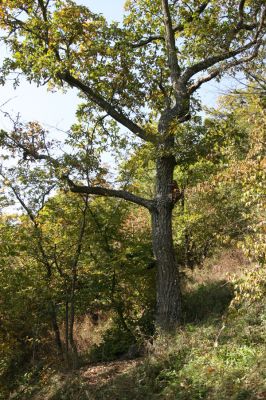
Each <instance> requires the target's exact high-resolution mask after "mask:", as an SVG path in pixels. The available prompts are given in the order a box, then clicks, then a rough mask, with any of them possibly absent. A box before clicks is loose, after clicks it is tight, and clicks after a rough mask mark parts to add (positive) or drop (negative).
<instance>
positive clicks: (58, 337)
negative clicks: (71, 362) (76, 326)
mask: <svg viewBox="0 0 266 400" xmlns="http://www.w3.org/2000/svg"><path fill="white" fill-rule="evenodd" d="M50 318H51V324H52V328H53V332H54V336H55V344H56V347H57V350H58V353H59V355H60V356H61V357H62V358H63V345H62V340H61V335H60V330H59V326H58V323H57V315H56V310H55V306H54V304H52V303H51V305H50Z"/></svg>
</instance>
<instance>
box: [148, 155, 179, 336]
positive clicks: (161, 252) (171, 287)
mask: <svg viewBox="0 0 266 400" xmlns="http://www.w3.org/2000/svg"><path fill="white" fill-rule="evenodd" d="M174 167H175V159H174V157H173V156H166V157H161V158H159V159H158V160H157V184H156V207H155V209H154V210H153V211H152V213H151V214H152V237H153V252H154V256H155V259H156V263H157V315H156V323H157V327H158V328H159V329H162V330H166V331H168V330H171V329H173V328H174V327H176V326H177V325H178V324H179V323H180V322H181V290H180V277H179V271H178V266H177V263H176V259H175V252H174V245H173V235H172V210H173V206H174V203H173V198H172V187H173V171H174Z"/></svg>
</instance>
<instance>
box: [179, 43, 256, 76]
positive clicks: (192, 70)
mask: <svg viewBox="0 0 266 400" xmlns="http://www.w3.org/2000/svg"><path fill="white" fill-rule="evenodd" d="M256 43H257V40H253V41H252V42H250V43H248V44H246V45H245V46H242V47H239V48H238V49H236V50H232V51H227V52H225V53H221V54H219V55H217V56H212V57H209V58H206V59H205V60H203V61H200V62H199V63H197V64H194V65H192V66H191V67H189V68H187V69H186V71H185V72H184V74H183V76H182V81H183V82H185V83H187V82H188V81H189V79H190V78H191V77H192V76H193V75H196V74H197V73H199V72H202V71H204V70H206V69H208V68H210V67H212V66H214V65H215V64H218V63H219V62H221V61H225V60H228V59H229V58H232V57H235V56H237V55H238V54H241V53H243V52H244V51H246V50H249V49H250V48H251V47H252V46H254V45H255V44H256Z"/></svg>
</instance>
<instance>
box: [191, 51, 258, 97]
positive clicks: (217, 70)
mask: <svg viewBox="0 0 266 400" xmlns="http://www.w3.org/2000/svg"><path fill="white" fill-rule="evenodd" d="M259 47H260V43H259V44H258V45H257V46H256V48H255V49H254V52H253V53H252V54H250V55H249V56H247V57H242V58H239V59H236V60H233V61H231V62H228V63H226V64H224V65H222V66H220V67H218V68H215V69H214V70H213V71H211V72H210V73H209V74H208V75H206V76H204V77H202V78H200V79H198V80H197V81H196V82H195V83H193V84H192V85H190V87H189V88H188V91H189V93H190V94H192V93H193V92H195V91H196V90H197V89H198V88H199V87H200V86H201V85H202V84H203V83H206V82H209V81H210V80H212V79H214V78H216V77H217V76H219V75H220V74H221V73H222V72H225V71H226V70H228V69H230V68H233V67H236V66H237V65H241V64H244V63H246V62H249V61H251V60H253V59H254V58H255V57H257V55H258V52H259Z"/></svg>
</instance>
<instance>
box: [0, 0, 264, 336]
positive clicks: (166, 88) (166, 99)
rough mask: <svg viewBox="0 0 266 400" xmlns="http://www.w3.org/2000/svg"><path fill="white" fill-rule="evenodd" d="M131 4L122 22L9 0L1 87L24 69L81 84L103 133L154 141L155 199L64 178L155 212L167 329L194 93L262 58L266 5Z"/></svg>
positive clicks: (232, 0)
mask: <svg viewBox="0 0 266 400" xmlns="http://www.w3.org/2000/svg"><path fill="white" fill-rule="evenodd" d="M125 7H126V13H125V18H124V22H123V25H119V24H117V23H111V24H108V23H107V22H106V20H105V19H104V17H103V16H101V15H98V14H94V13H92V12H91V11H90V10H89V9H88V8H87V7H85V6H81V5H77V4H76V3H74V2H73V1H71V0H3V1H2V2H1V5H0V27H1V29H2V30H3V31H4V35H3V36H4V37H3V38H2V40H3V41H4V42H5V43H6V44H7V45H8V48H9V51H10V57H9V58H7V59H5V60H4V62H3V65H2V70H1V71H2V81H3V82H4V81H5V79H6V77H7V76H8V75H9V74H10V72H11V71H17V72H18V73H19V74H21V73H22V74H23V75H24V76H26V78H27V79H28V80H29V81H31V82H32V81H33V82H36V83H37V84H46V83H47V84H49V85H50V86H51V87H53V88H54V89H56V88H60V87H62V86H64V87H65V88H76V89H78V91H79V93H80V94H81V97H82V98H83V101H84V102H85V105H83V107H82V111H83V115H84V114H85V115H86V113H87V118H88V119H90V120H91V121H94V122H95V121H97V122H98V125H100V126H101V127H102V126H103V124H105V123H108V124H109V125H108V128H109V134H110V136H112V134H113V132H115V133H116V134H117V129H116V126H115V125H116V124H118V126H119V127H124V128H126V130H127V131H128V132H129V133H130V134H131V137H132V140H134V137H135V138H136V137H137V138H138V140H139V143H143V142H144V143H145V142H148V143H149V146H150V147H151V148H152V149H153V158H154V161H155V164H156V185H155V186H156V188H155V195H154V198H143V197H141V196H139V195H137V194H134V193H131V192H130V191H127V190H124V188H121V189H117V188H110V187H106V186H98V185H96V186H93V185H91V184H90V181H87V183H86V184H84V182H83V181H82V180H79V181H78V180H75V179H73V178H72V177H71V175H70V174H69V173H66V172H64V173H63V174H62V179H65V180H66V181H67V182H68V184H69V187H70V189H71V191H73V192H76V193H86V194H90V195H100V196H111V197H117V198H122V199H124V200H127V201H131V202H133V203H136V204H138V205H140V206H142V207H145V208H147V209H148V210H149V211H150V214H151V221H152V242H153V251H154V256H155V258H156V264H157V270H158V271H157V323H158V325H159V326H160V327H161V328H163V329H168V328H171V327H173V326H175V325H176V324H177V323H179V322H180V320H181V313H182V311H181V310H182V307H181V292H180V278H179V272H178V265H176V259H175V252H174V247H173V240H172V211H173V208H174V206H175V204H176V203H177V202H178V201H179V200H180V199H181V197H182V193H180V191H179V190H178V187H176V184H175V182H174V181H173V174H174V170H175V167H176V164H177V161H176V160H177V158H176V154H178V152H179V151H182V149H180V148H179V146H178V126H179V125H180V124H185V123H189V122H188V121H189V120H190V119H191V115H192V113H193V98H194V94H195V92H196V91H197V89H199V88H200V87H201V86H202V85H203V84H204V83H206V82H209V81H210V80H212V79H219V78H220V77H221V76H222V75H223V74H224V73H226V72H227V71H229V70H230V71H232V70H233V71H239V70H240V69H241V68H242V66H244V65H246V64H247V63H249V62H252V61H253V60H254V59H255V58H256V57H257V56H258V55H259V53H260V49H261V48H262V45H263V34H264V33H265V13H266V8H265V3H264V1H263V0H223V1H220V0H207V1H204V0H187V1H182V2H181V1H178V0H154V1H151V0H135V1H134V0H128V1H127V2H126V6H125ZM18 77H19V75H18ZM110 121H114V122H113V123H110ZM95 126H97V123H96V124H95ZM18 145H20V146H21V148H23V146H24V148H23V150H24V155H25V152H26V155H28V156H31V157H33V158H35V159H39V160H43V159H44V160H47V161H48V162H51V163H52V164H53V165H55V166H56V165H58V161H56V160H55V159H52V158H51V157H50V156H49V155H48V154H47V153H46V152H45V148H43V149H42V151H38V150H37V148H36V147H35V146H34V145H31V146H27V147H26V145H25V142H20V143H18ZM173 192H174V193H173Z"/></svg>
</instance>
